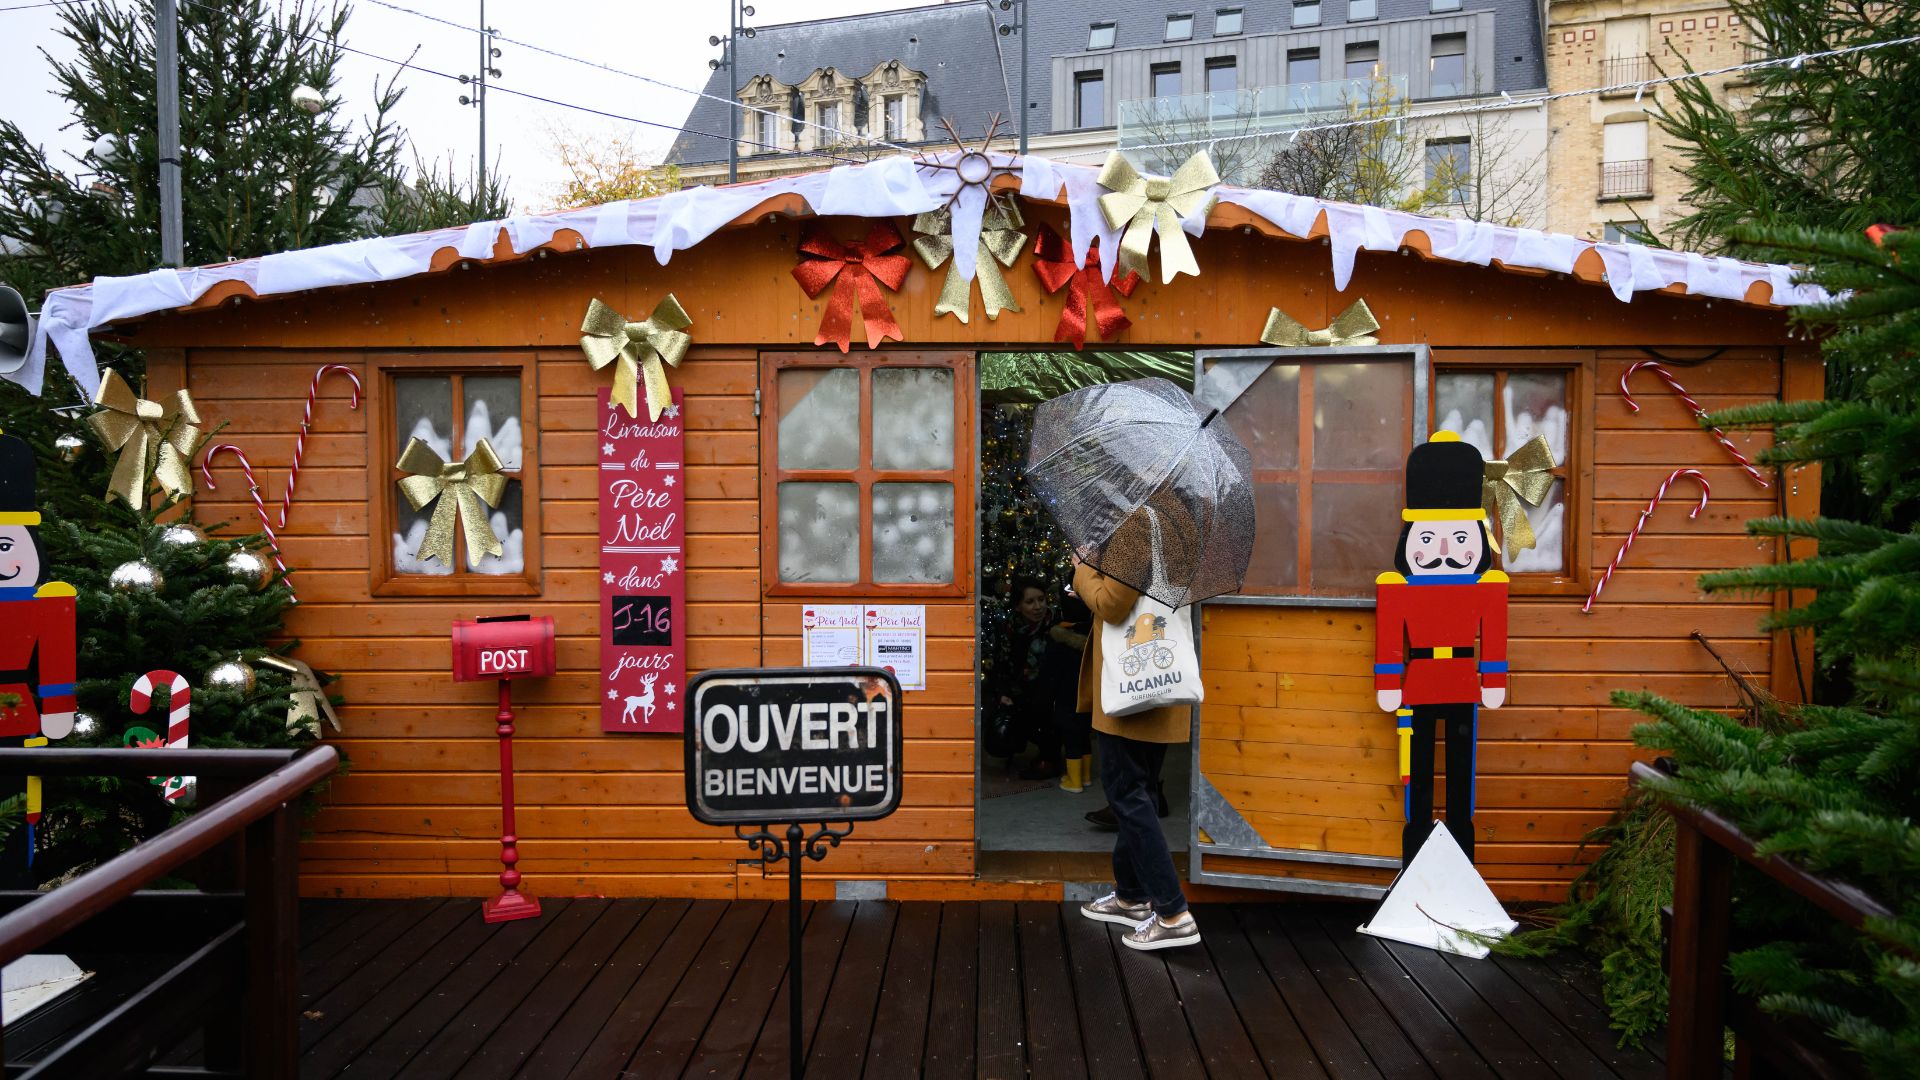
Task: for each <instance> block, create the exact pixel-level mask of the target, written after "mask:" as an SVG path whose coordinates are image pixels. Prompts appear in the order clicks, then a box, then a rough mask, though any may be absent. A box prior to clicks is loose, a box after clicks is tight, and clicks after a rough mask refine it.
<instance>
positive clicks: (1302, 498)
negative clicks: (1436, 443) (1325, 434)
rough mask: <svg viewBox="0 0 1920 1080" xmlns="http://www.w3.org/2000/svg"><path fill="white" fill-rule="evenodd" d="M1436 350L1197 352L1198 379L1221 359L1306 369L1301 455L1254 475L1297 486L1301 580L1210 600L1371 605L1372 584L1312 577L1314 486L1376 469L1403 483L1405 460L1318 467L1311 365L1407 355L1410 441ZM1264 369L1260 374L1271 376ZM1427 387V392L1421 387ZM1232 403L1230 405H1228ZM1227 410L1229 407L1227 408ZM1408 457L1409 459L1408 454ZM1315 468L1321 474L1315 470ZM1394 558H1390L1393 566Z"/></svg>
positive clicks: (1363, 479) (1363, 478) (1359, 477)
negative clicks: (1388, 465) (1352, 587)
mask: <svg viewBox="0 0 1920 1080" xmlns="http://www.w3.org/2000/svg"><path fill="white" fill-rule="evenodd" d="M1431 355H1432V354H1431V351H1430V350H1428V349H1426V347H1425V346H1421V345H1372V346H1357V347H1356V346H1338V347H1333V348H1325V347H1318V346H1316V347H1310V348H1300V349H1274V348H1258V349H1202V350H1198V351H1197V352H1196V353H1195V354H1194V365H1195V367H1194V373H1195V378H1196V380H1202V379H1204V378H1205V377H1206V370H1207V364H1208V363H1209V362H1210V361H1211V362H1217V361H1222V360H1225V361H1235V360H1268V361H1269V365H1268V367H1269V368H1271V367H1272V366H1274V365H1282V364H1284V365H1291V366H1297V367H1299V368H1300V369H1301V379H1300V389H1299V400H1298V403H1297V406H1296V411H1297V416H1298V418H1299V419H1298V427H1299V430H1298V432H1297V434H1296V437H1297V438H1298V440H1299V442H1298V449H1297V451H1296V461H1297V462H1298V464H1297V465H1295V466H1294V467H1293V468H1292V469H1266V468H1259V467H1256V468H1255V469H1254V470H1253V477H1252V479H1253V481H1254V483H1255V484H1256V485H1257V484H1262V483H1290V484H1292V485H1294V490H1295V491H1296V492H1298V505H1297V506H1296V507H1295V528H1294V543H1295V556H1294V569H1295V577H1296V579H1297V584H1295V585H1293V586H1290V587H1289V586H1279V587H1277V588H1276V589H1275V590H1274V591H1265V590H1264V589H1263V590H1261V591H1255V590H1253V589H1251V588H1249V587H1247V586H1245V585H1243V586H1242V588H1241V590H1240V591H1238V592H1234V593H1230V594H1228V595H1226V596H1221V597H1216V598H1214V600H1212V601H1209V602H1210V603H1213V602H1218V603H1230V604H1274V605H1281V606H1293V607H1371V606H1373V593H1372V589H1371V588H1367V589H1364V590H1362V591H1360V592H1337V591H1332V589H1333V587H1332V586H1326V587H1323V588H1315V587H1314V586H1313V585H1312V584H1311V582H1312V578H1313V492H1312V488H1313V486H1314V483H1315V482H1316V481H1318V482H1321V483H1331V484H1338V483H1354V482H1360V483H1368V482H1371V479H1370V478H1371V477H1373V476H1375V475H1387V474H1391V475H1393V476H1394V477H1395V479H1396V481H1399V482H1402V483H1404V478H1405V465H1404V464H1401V465H1397V466H1395V467H1394V469H1392V470H1371V469H1363V470H1335V469H1321V470H1315V469H1314V466H1313V461H1314V455H1313V449H1314V447H1313V439H1314V430H1313V423H1312V421H1311V420H1310V419H1308V418H1310V417H1311V416H1312V414H1313V406H1314V400H1313V399H1314V387H1313V382H1314V378H1313V376H1312V375H1310V374H1309V373H1308V369H1309V368H1313V367H1316V366H1320V365H1328V364H1366V363H1399V362H1402V361H1403V360H1404V361H1405V362H1406V363H1408V364H1410V366H1411V368H1412V371H1411V377H1410V378H1409V379H1408V380H1407V382H1406V385H1405V386H1404V387H1402V389H1401V401H1402V404H1403V406H1404V408H1405V410H1406V418H1407V426H1406V429H1405V430H1406V435H1407V443H1408V445H1409V446H1412V445H1414V442H1413V440H1414V439H1415V438H1416V437H1417V436H1418V432H1419V425H1420V421H1421V419H1422V416H1421V411H1420V410H1421V407H1423V406H1424V407H1425V408H1426V410H1427V411H1428V413H1429V414H1430V413H1431V411H1432V404H1433V396H1432V394H1433V388H1432V381H1433V372H1432V359H1431ZM1266 374H1267V372H1266V370H1262V372H1261V374H1260V377H1261V378H1265V377H1266ZM1423 389H1424V390H1425V393H1424V394H1423V393H1422V390H1423ZM1228 407H1229V408H1231V406H1228ZM1222 412H1225V410H1224V409H1223V410H1222ZM1425 419H1426V423H1427V425H1428V426H1431V425H1432V423H1433V420H1432V417H1431V415H1428V416H1427V417H1425ZM1403 460H1404V459H1403ZM1316 472H1317V473H1318V475H1316ZM1390 567H1391V563H1389V564H1388V568H1390Z"/></svg>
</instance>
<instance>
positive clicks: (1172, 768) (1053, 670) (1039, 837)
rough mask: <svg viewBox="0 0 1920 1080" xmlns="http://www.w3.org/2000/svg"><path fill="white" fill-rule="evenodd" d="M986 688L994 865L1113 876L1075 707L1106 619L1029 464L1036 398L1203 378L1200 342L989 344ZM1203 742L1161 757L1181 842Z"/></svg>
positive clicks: (983, 739)
mask: <svg viewBox="0 0 1920 1080" xmlns="http://www.w3.org/2000/svg"><path fill="white" fill-rule="evenodd" d="M979 371H980V413H981V415H980V426H979V428H978V429H977V430H978V431H979V432H980V471H979V478H980V493H979V498H978V500H977V503H976V505H978V507H979V512H980V523H979V524H980V528H979V534H978V535H979V538H980V543H979V553H980V576H979V580H980V610H979V615H978V619H977V620H976V625H977V627H978V634H979V638H978V643H977V644H978V648H977V656H978V667H979V681H980V688H979V694H978V697H977V700H978V701H979V703H980V705H979V709H978V713H977V724H976V731H977V737H978V739H979V753H978V755H977V758H976V760H977V761H978V762H979V774H978V785H977V792H978V794H977V799H978V805H977V818H976V825H977V832H978V834H979V837H978V838H979V859H980V870H981V874H982V876H986V877H997V876H1011V877H1051V876H1055V875H1059V876H1061V877H1063V878H1064V879H1066V880H1083V879H1084V880H1102V879H1104V878H1105V877H1106V876H1107V875H1108V874H1109V873H1110V870H1108V869H1107V868H1106V861H1105V860H1106V857H1107V854H1108V853H1109V852H1111V851H1112V849H1113V839H1114V832H1113V830H1112V828H1111V827H1110V826H1107V827H1102V826H1101V825H1099V824H1096V823H1094V822H1090V821H1089V820H1087V815H1088V814H1090V813H1097V812H1099V811H1101V810H1103V809H1104V808H1105V806H1106V799H1105V797H1104V796H1103V795H1102V794H1101V789H1100V778H1099V765H1098V757H1097V750H1096V749H1095V748H1093V746H1092V745H1091V744H1092V741H1093V736H1092V732H1091V731H1090V730H1089V728H1088V723H1089V718H1088V717H1087V715H1086V714H1084V713H1079V714H1076V711H1075V710H1074V708H1073V701H1072V699H1073V695H1074V691H1075V688H1076V687H1077V685H1078V676H1079V670H1080V650H1081V648H1082V644H1081V643H1082V642H1083V641H1084V640H1085V635H1086V634H1087V633H1088V632H1090V631H1095V630H1096V627H1095V626H1094V625H1093V622H1092V619H1091V617H1090V615H1089V614H1088V613H1087V611H1086V608H1085V605H1083V604H1081V603H1079V601H1078V599H1077V598H1076V597H1074V596H1073V595H1072V594H1071V582H1072V578H1073V566H1072V561H1071V557H1070V556H1071V552H1070V551H1069V550H1068V547H1067V544H1066V541H1065V538H1064V537H1063V536H1062V535H1061V533H1060V532H1059V530H1058V529H1057V528H1055V526H1054V524H1053V522H1052V520H1051V519H1050V518H1049V517H1048V516H1047V513H1046V511H1045V510H1044V509H1043V508H1042V507H1041V505H1040V504H1039V501H1038V500H1037V498H1036V497H1035V496H1034V493H1033V491H1032V489H1031V488H1029V487H1028V486H1027V483H1026V479H1025V476H1024V473H1023V470H1024V466H1025V464H1026V456H1027V445H1028V441H1029V436H1030V433H1031V430H1032V426H1033V412H1034V406H1035V405H1037V404H1038V403H1040V402H1042V401H1045V400H1047V399H1049V398H1052V397H1055V396H1058V395H1059V394H1063V393H1066V392H1068V391H1070V390H1075V389H1079V388H1080V387H1083V386H1091V385H1095V384H1098V383H1106V382H1119V381H1124V380H1127V379H1139V378H1148V377H1160V378H1165V379H1168V380H1170V381H1172V382H1174V383H1176V384H1178V385H1180V386H1182V387H1183V388H1186V389H1191V388H1192V379H1193V356H1192V354H1191V353H1180V352H1165V353H1142V352H1085V353H1074V352H1066V353H985V352H983V353H981V354H980V356H979ZM1082 749H1084V750H1085V752H1086V753H1087V754H1089V756H1090V757H1091V760H1090V761H1089V762H1088V765H1089V768H1088V769H1087V775H1086V776H1085V780H1084V786H1083V788H1082V790H1080V791H1078V792H1074V791H1071V790H1066V789H1064V788H1063V787H1062V780H1063V779H1066V778H1068V777H1067V776H1063V774H1064V773H1067V772H1068V769H1069V761H1068V759H1069V758H1071V757H1073V756H1074V755H1075V754H1076V752H1078V751H1081V750H1082ZM1191 755H1192V749H1191V747H1190V746H1189V745H1188V744H1185V743H1182V744H1177V745H1174V746H1170V747H1169V748H1168V753H1167V759H1166V765H1165V767H1164V769H1163V770H1162V773H1161V776H1162V780H1161V783H1162V789H1161V790H1162V792H1163V793H1164V795H1165V801H1166V811H1167V812H1166V814H1165V816H1164V817H1163V818H1162V825H1163V827H1164V828H1165V831H1166V835H1167V843H1168V845H1169V846H1170V847H1171V848H1172V849H1173V850H1174V851H1175V852H1176V853H1182V852H1184V851H1185V850H1186V848H1187V836H1188V828H1187V814H1188V804H1189V797H1188V796H1189V787H1190V784H1191V774H1192V769H1191V761H1192V758H1191Z"/></svg>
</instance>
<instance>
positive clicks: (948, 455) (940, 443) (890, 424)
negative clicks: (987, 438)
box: [781, 367, 954, 471]
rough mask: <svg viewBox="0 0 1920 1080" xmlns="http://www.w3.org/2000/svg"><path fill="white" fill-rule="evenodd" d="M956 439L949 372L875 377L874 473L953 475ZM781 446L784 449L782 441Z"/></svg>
mask: <svg viewBox="0 0 1920 1080" xmlns="http://www.w3.org/2000/svg"><path fill="white" fill-rule="evenodd" d="M849 374H851V372H849ZM953 435H954V432H953V372H952V371H951V370H949V369H947V368H908V367H899V368H895V367H888V368H878V369H876V370H875V371H874V373H873V467H874V468H876V469H892V470H917V471H926V470H929V469H951V468H953ZM781 445H782V446H783V447H784V446H785V445H786V444H785V440H784V437H783V439H782V443H781Z"/></svg>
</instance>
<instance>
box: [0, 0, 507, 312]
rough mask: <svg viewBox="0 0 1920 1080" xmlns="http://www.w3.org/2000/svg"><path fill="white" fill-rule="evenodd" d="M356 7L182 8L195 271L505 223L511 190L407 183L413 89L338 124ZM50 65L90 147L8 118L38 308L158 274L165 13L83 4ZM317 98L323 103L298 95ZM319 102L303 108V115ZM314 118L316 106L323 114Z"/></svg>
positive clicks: (142, 6) (251, 2) (186, 194)
mask: <svg viewBox="0 0 1920 1080" xmlns="http://www.w3.org/2000/svg"><path fill="white" fill-rule="evenodd" d="M351 10H352V9H351V8H350V7H349V6H346V5H341V6H338V7H334V8H332V9H331V10H323V9H320V8H316V7H309V6H306V5H299V4H296V5H293V6H291V7H284V6H282V5H280V4H278V3H270V2H269V0H206V2H197V0H196V2H194V3H186V4H181V5H179V22H180V42H179V45H180V143H181V148H182V150H183V153H182V155H181V162H180V171H181V190H182V192H183V202H184V210H183V215H182V216H183V229H184V232H183V240H184V245H185V250H186V261H187V263H188V264H189V265H196V264H203V263H214V262H223V261H227V260H231V259H244V258H250V257H253V256H258V255H266V254H270V253H273V252H277V251H288V250H292V249H295V248H304V247H313V246H316V245H319V244H332V243H337V242H340V241H344V240H354V239H359V238H361V237H366V236H375V235H384V234H389V233H394V232H406V231H414V230H420V229H429V228H436V227H439V226H443V225H455V224H465V223H467V222H470V221H477V220H481V219H484V218H491V217H500V216H503V215H504V214H505V213H506V205H505V200H504V198H503V197H502V194H501V191H500V190H499V188H498V187H496V186H493V185H491V184H490V185H489V187H488V189H487V190H486V191H484V192H473V191H471V190H463V189H462V188H461V187H460V185H459V184H458V183H457V182H456V181H455V179H454V177H453V176H452V175H451V171H449V173H448V175H446V176H444V177H443V176H441V175H440V174H439V172H438V170H437V169H433V168H418V167H417V162H416V175H415V176H414V177H413V178H412V179H411V180H410V179H409V177H408V173H407V170H406V168H405V167H404V162H403V161H402V153H403V151H404V150H405V148H406V133H405V132H404V131H403V130H402V129H400V128H399V127H398V126H397V125H395V124H394V123H393V121H392V120H391V118H390V117H391V114H392V111H393V109H394V107H395V106H396V105H398V104H399V101H400V98H401V94H402V91H401V90H400V89H399V88H398V87H397V86H396V85H395V84H394V82H392V81H388V82H386V83H385V84H383V85H379V86H376V87H375V88H374V95H373V101H372V105H373V115H372V117H371V118H370V119H369V120H367V122H366V123H365V124H364V125H356V124H354V123H353V122H352V121H350V120H349V119H348V118H347V117H346V116H344V115H342V106H343V102H342V100H341V98H340V95H339V66H340V60H341V56H342V53H341V49H340V47H339V42H340V38H341V35H342V34H343V33H344V31H345V29H346V24H347V19H348V16H349V15H350V13H351ZM60 19H61V22H62V24H63V26H62V30H61V33H62V35H63V36H64V37H65V38H66V39H67V40H68V41H70V42H72V44H73V47H74V50H75V52H76V57H75V59H74V60H72V61H71V62H56V61H54V60H53V59H52V58H51V57H48V63H49V64H50V65H52V67H53V70H54V75H55V79H56V81H57V82H58V84H59V87H60V91H59V92H60V95H61V96H62V97H64V98H66V99H67V101H68V102H69V104H70V106H71V108H72V111H73V123H72V126H73V127H74V128H75V129H77V131H78V133H79V134H80V135H81V137H82V138H84V139H85V140H86V142H87V144H88V146H89V147H90V149H89V150H88V151H87V152H86V154H85V156H84V158H83V160H81V161H79V162H77V163H76V164H77V168H74V169H66V168H62V167H61V166H60V165H59V164H58V163H56V162H55V161H54V159H53V158H52V157H50V156H49V155H48V153H47V151H46V150H45V149H44V148H43V147H40V146H36V145H34V144H33V142H32V141H31V140H30V139H28V137H27V136H26V134H25V133H24V132H22V131H21V130H20V128H19V127H18V126H17V125H16V124H14V123H12V122H11V121H5V120H0V237H5V238H7V239H8V240H9V241H11V245H10V246H8V245H0V251H10V252H11V253H9V254H5V255H0V281H3V282H6V283H7V284H10V285H12V286H13V287H14V288H16V289H19V290H20V291H21V292H22V293H23V294H25V295H26V296H27V298H28V301H29V303H32V302H34V301H36V300H37V299H38V298H39V297H40V295H41V294H42V293H44V292H45V290H47V289H50V288H54V287H56V286H60V285H70V284H74V283H76V282H83V281H89V280H91V279H92V278H94V277H95V276H98V275H102V274H115V275H119V274H131V273H137V272H140V271H143V270H148V269H151V268H153V267H154V266H156V265H158V263H159V259H160V232H159V142H158V136H157V134H156V132H157V131H158V106H157V104H156V100H155V81H154V78H155V77H154V72H155V70H156V63H155V55H154V53H155V49H154V32H153V26H154V21H153V10H152V4H151V2H150V0H148V2H141V3H135V4H132V5H128V6H120V5H115V4H86V3H73V4H69V5H66V6H64V7H62V8H61V9H60ZM302 88H306V89H308V90H312V91H315V92H317V97H316V96H309V95H308V94H306V93H304V92H303V93H302V94H301V95H300V97H299V99H298V101H296V98H295V91H296V90H301V89H302ZM302 103H305V104H302ZM314 107H317V111H314V112H309V111H308V109H309V108H314Z"/></svg>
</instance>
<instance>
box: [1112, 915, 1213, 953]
mask: <svg viewBox="0 0 1920 1080" xmlns="http://www.w3.org/2000/svg"><path fill="white" fill-rule="evenodd" d="M1120 943H1121V944H1122V945H1125V946H1126V947H1127V948H1129V949H1143V950H1144V949H1174V948H1178V947H1180V946H1182V945H1198V944H1200V920H1198V919H1195V918H1192V917H1191V916H1189V917H1188V918H1187V920H1186V921H1185V922H1182V923H1177V924H1173V925H1169V924H1168V923H1166V922H1164V921H1162V920H1161V918H1160V916H1158V915H1149V916H1148V917H1147V918H1145V919H1143V920H1141V922H1140V925H1139V926H1137V927H1135V928H1134V930H1133V933H1131V934H1122V935H1121V936H1120Z"/></svg>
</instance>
